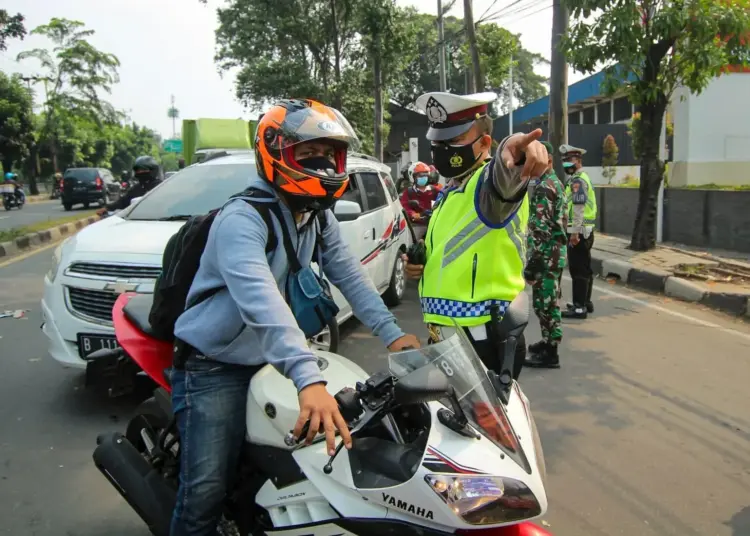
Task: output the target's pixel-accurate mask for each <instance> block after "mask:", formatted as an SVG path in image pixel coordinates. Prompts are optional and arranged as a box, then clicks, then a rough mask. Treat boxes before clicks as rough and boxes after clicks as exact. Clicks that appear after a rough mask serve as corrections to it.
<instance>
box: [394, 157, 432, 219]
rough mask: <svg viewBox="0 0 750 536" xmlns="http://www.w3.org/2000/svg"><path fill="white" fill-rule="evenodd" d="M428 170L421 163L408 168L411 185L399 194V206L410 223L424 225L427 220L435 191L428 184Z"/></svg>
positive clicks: (427, 167) (426, 166) (425, 165)
mask: <svg viewBox="0 0 750 536" xmlns="http://www.w3.org/2000/svg"><path fill="white" fill-rule="evenodd" d="M429 175H430V168H429V166H428V165H427V164H425V163H423V162H415V163H414V164H412V165H411V166H409V179H410V181H411V185H410V186H409V187H407V188H406V189H405V190H404V192H403V193H402V194H401V206H402V207H404V210H405V211H406V214H407V215H408V216H409V219H410V220H411V221H412V223H421V224H424V223H426V222H427V219H428V218H429V214H430V211H431V209H432V203H433V202H434V201H435V198H436V196H437V190H435V189H434V188H432V187H431V186H430V184H429V180H430V179H429Z"/></svg>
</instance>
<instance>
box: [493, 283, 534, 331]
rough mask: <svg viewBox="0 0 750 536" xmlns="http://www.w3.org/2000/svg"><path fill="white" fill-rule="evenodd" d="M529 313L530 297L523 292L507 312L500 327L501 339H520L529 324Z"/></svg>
mask: <svg viewBox="0 0 750 536" xmlns="http://www.w3.org/2000/svg"><path fill="white" fill-rule="evenodd" d="M529 311H530V304H529V296H528V294H526V293H525V292H521V293H520V294H519V295H518V296H516V299H515V300H513V301H512V302H511V303H510V305H509V306H508V308H507V309H506V310H505V314H504V315H503V319H502V320H501V321H500V324H499V325H498V331H499V332H500V333H499V335H500V336H501V338H503V339H505V338H506V337H508V336H513V337H520V336H521V333H523V330H524V329H525V328H526V326H527V325H528V323H529V316H530V313H529Z"/></svg>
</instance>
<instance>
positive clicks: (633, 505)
mask: <svg viewBox="0 0 750 536" xmlns="http://www.w3.org/2000/svg"><path fill="white" fill-rule="evenodd" d="M24 210H25V209H24ZM50 257H51V250H48V251H44V252H41V253H38V254H37V255H35V256H33V257H30V258H27V259H25V260H22V261H19V262H17V263H15V264H12V265H9V266H5V267H3V266H2V265H0V281H2V285H0V311H2V310H4V309H11V308H12V309H15V308H25V309H29V310H30V312H29V318H28V319H24V320H14V319H0V336H1V337H2V339H0V378H2V382H3V387H2V389H0V534H2V535H5V534H7V535H13V536H16V535H18V536H21V535H23V536H146V535H147V531H146V530H145V529H144V528H143V526H142V525H141V523H140V521H139V519H138V518H137V517H136V515H135V514H133V513H132V512H131V511H130V509H129V508H128V507H127V506H126V504H125V502H124V501H123V500H121V499H120V498H119V496H118V495H117V493H116V492H115V491H114V490H113V489H112V488H111V487H110V485H109V484H108V483H107V482H106V481H105V480H104V478H103V477H101V476H100V475H99V473H98V471H97V470H96V469H95V468H94V467H93V465H92V463H91V451H92V449H93V446H94V440H95V437H96V435H97V433H99V432H102V431H106V430H117V429H122V428H123V426H124V423H125V421H126V419H127V418H128V416H129V415H130V413H131V411H132V409H133V408H134V407H135V404H136V403H137V401H138V398H139V396H145V395H146V393H145V392H142V393H140V395H136V396H132V397H129V398H127V399H125V400H119V401H117V402H113V401H111V400H108V399H107V398H106V397H105V396H104V394H103V393H98V392H95V391H94V392H92V391H85V390H84V389H83V388H82V385H81V380H82V378H81V375H80V374H77V373H74V372H70V371H64V370H61V369H59V368H58V367H57V366H56V364H54V363H53V362H51V361H50V359H49V358H48V357H47V356H46V355H45V341H44V339H43V337H42V335H41V333H40V331H39V324H40V322H41V320H40V313H39V305H38V300H39V298H40V296H41V279H42V276H43V274H44V273H45V272H46V271H47V269H48V265H49V262H50ZM568 285H569V283H568V284H567V285H566V286H568ZM596 289H597V291H596V293H595V300H596V304H597V312H596V315H595V316H594V317H592V318H591V319H589V320H587V321H585V322H583V323H580V322H579V323H576V324H566V326H565V336H566V340H565V343H564V348H563V351H562V358H563V368H562V369H561V370H558V371H546V372H539V371H533V370H527V371H524V373H523V376H522V385H523V387H524V389H525V391H526V393H527V394H528V395H529V398H530V399H531V402H532V407H533V409H534V412H535V415H536V419H537V422H538V425H539V429H540V433H541V435H542V441H543V443H544V448H545V453H546V460H547V467H548V472H549V490H548V491H549V499H550V504H551V508H550V511H549V514H548V515H547V517H546V521H547V522H548V523H549V525H550V527H549V528H550V530H551V531H552V532H553V533H554V534H555V535H556V536H615V535H627V536H636V535H637V536H671V535H675V536H678V535H679V536H713V535H719V536H747V535H749V534H750V411H748V408H750V390H749V389H748V388H747V383H748V380H749V379H750V325H748V324H743V323H741V322H737V321H734V320H731V319H728V318H727V317H723V316H720V315H718V314H714V313H711V312H705V311H702V310H699V309H698V308H695V307H692V306H687V305H681V304H677V303H672V302H665V301H664V300H663V299H662V298H656V297H651V296H647V295H643V294H637V293H633V292H629V291H627V290H624V289H622V288H621V287H614V286H610V285H608V284H606V283H597V286H596ZM566 290H567V289H566ZM397 314H398V316H399V318H400V319H401V321H402V324H403V325H404V326H405V327H406V328H407V329H409V330H411V331H414V332H420V333H421V329H420V327H421V326H420V324H421V322H420V317H419V314H418V306H417V304H416V302H415V300H414V292H413V289H412V290H411V291H410V299H409V301H408V303H406V304H404V305H402V306H401V307H399V308H398V309H397ZM345 333H346V338H345V341H344V343H343V347H342V349H341V351H342V353H344V354H345V355H348V356H350V357H351V358H353V359H354V360H356V361H358V362H359V363H360V364H362V365H363V366H364V367H365V368H367V369H370V370H373V369H377V368H379V367H380V366H381V363H382V362H381V361H380V359H382V352H381V350H380V348H379V347H378V346H377V345H376V344H371V341H370V337H369V336H368V334H367V332H366V330H364V329H363V328H362V327H361V326H359V325H358V324H357V323H356V322H353V323H351V324H349V325H347V326H346V329H345ZM527 335H528V337H529V339H530V340H535V339H536V338H537V336H538V327H537V326H536V323H534V324H533V325H532V326H530V328H529V331H528V334H527Z"/></svg>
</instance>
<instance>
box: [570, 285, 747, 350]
mask: <svg viewBox="0 0 750 536" xmlns="http://www.w3.org/2000/svg"><path fill="white" fill-rule="evenodd" d="M563 279H565V280H566V281H570V280H571V279H570V277H569V276H566V275H564V276H563ZM594 290H596V291H597V292H601V293H602V294H608V295H610V296H614V297H616V298H620V299H622V300H625V301H629V302H630V303H634V304H636V305H640V306H641V307H646V308H648V309H652V310H654V311H659V312H660V313H665V314H668V315H672V316H674V317H677V318H681V319H683V320H687V321H689V322H693V323H694V324H697V325H699V326H703V327H705V328H711V329H717V330H719V331H721V332H722V333H727V334H729V335H736V336H737V337H740V338H741V339H745V340H748V341H750V333H743V332H742V331H737V330H736V329H731V328H725V327H723V326H721V325H719V324H714V323H713V322H708V321H706V320H701V319H700V318H695V317H694V316H691V315H689V314H686V313H680V312H678V311H672V310H671V309H667V308H666V307H662V306H660V305H656V304H655V303H650V302H647V301H645V300H639V299H638V298H634V297H633V296H628V295H627V294H623V293H622V292H617V291H616V290H612V289H609V288H605V287H603V286H602V284H601V283H599V282H598V281H597V282H596V283H595V284H594ZM636 292H637V291H636ZM685 303H691V302H685Z"/></svg>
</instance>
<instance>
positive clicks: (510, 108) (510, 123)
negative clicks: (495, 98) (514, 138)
mask: <svg viewBox="0 0 750 536" xmlns="http://www.w3.org/2000/svg"><path fill="white" fill-rule="evenodd" d="M512 134H513V55H512V54H511V56H510V72H509V73H508V136H510V135H512Z"/></svg>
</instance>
